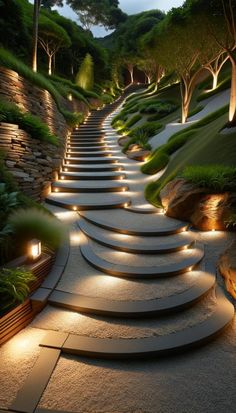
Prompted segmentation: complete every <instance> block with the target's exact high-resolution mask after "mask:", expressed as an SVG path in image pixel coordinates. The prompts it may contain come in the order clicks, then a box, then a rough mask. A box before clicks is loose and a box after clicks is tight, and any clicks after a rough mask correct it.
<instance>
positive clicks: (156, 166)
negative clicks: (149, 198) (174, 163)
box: [141, 150, 169, 175]
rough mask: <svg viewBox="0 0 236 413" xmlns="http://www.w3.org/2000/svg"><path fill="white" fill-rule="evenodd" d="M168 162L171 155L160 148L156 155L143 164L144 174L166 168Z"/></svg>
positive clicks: (151, 173)
mask: <svg viewBox="0 0 236 413" xmlns="http://www.w3.org/2000/svg"><path fill="white" fill-rule="evenodd" d="M168 162H169V156H168V155H167V153H165V152H163V151H161V150H160V151H159V152H158V153H157V154H156V155H155V156H154V157H152V158H151V159H150V160H148V161H147V162H146V163H145V164H143V165H142V166H141V171H142V172H143V173H144V174H150V175H153V174H155V173H157V172H159V171H161V170H162V169H163V168H165V167H166V165H167V164H168Z"/></svg>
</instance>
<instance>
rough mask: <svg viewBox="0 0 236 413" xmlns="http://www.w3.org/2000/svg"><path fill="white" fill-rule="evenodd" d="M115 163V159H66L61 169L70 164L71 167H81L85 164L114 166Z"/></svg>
mask: <svg viewBox="0 0 236 413" xmlns="http://www.w3.org/2000/svg"><path fill="white" fill-rule="evenodd" d="M114 163H117V160H116V159H110V158H109V157H108V158H107V159H99V158H96V159H86V158H83V159H73V158H72V159H71V160H70V159H68V160H67V159H66V161H65V164H64V165H63V167H68V166H69V165H70V164H72V165H77V164H78V165H81V164H87V165H90V164H92V165H95V164H114Z"/></svg>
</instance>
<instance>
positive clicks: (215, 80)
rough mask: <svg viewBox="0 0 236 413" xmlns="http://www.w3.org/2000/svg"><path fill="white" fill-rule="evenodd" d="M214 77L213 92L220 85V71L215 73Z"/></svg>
mask: <svg viewBox="0 0 236 413" xmlns="http://www.w3.org/2000/svg"><path fill="white" fill-rule="evenodd" d="M212 76H213V83H212V90H215V89H216V88H217V85H218V76H219V72H218V71H217V72H215V73H214V72H213V73H212Z"/></svg>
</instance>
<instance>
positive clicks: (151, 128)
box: [130, 122, 162, 138]
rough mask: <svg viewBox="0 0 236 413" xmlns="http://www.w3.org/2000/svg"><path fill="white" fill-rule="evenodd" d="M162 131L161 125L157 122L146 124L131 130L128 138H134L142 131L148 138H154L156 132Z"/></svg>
mask: <svg viewBox="0 0 236 413" xmlns="http://www.w3.org/2000/svg"><path fill="white" fill-rule="evenodd" d="M160 129H162V124H161V123H158V122H146V123H144V124H143V125H141V126H138V127H137V128H135V129H133V130H132V131H131V133H130V136H135V135H136V134H137V133H139V131H142V132H144V133H146V134H147V137H148V138H151V137H152V136H154V135H155V134H156V133H157V132H158V131H160Z"/></svg>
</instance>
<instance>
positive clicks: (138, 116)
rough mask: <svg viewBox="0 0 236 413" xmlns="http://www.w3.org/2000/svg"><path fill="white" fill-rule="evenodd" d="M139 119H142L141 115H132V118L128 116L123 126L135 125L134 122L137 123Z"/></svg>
mask: <svg viewBox="0 0 236 413" xmlns="http://www.w3.org/2000/svg"><path fill="white" fill-rule="evenodd" d="M140 119H142V116H141V115H138V114H137V115H134V116H132V118H130V119H129V120H128V121H127V122H126V123H125V127H126V128H131V126H133V125H135V123H137V122H138V121H139V120H140Z"/></svg>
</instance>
